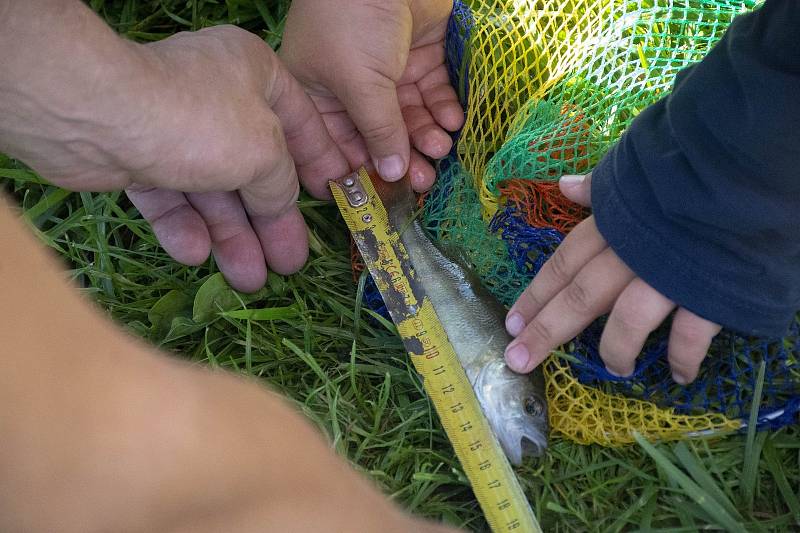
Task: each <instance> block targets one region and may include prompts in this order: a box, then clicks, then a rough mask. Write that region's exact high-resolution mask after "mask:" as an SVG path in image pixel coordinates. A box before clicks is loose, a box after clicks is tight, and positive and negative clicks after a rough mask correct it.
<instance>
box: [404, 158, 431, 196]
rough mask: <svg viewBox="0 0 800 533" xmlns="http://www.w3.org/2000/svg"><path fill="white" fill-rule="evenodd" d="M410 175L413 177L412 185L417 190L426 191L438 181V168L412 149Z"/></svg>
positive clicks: (409, 166) (409, 165)
mask: <svg viewBox="0 0 800 533" xmlns="http://www.w3.org/2000/svg"><path fill="white" fill-rule="evenodd" d="M408 175H409V176H410V178H411V187H412V188H413V189H414V190H415V191H417V192H425V191H427V190H428V189H430V188H431V187H433V182H434V181H436V170H435V169H434V168H433V165H431V164H430V163H429V162H428V160H427V159H425V156H423V155H422V154H420V153H419V152H417V151H416V150H413V149H412V150H411V161H410V162H409V164H408Z"/></svg>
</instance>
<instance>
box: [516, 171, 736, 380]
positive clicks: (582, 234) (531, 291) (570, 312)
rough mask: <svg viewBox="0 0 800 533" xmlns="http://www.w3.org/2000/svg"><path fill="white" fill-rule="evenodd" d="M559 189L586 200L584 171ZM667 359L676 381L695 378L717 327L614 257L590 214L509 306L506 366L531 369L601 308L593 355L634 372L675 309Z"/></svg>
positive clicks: (612, 368) (611, 367)
mask: <svg viewBox="0 0 800 533" xmlns="http://www.w3.org/2000/svg"><path fill="white" fill-rule="evenodd" d="M560 185H561V191H562V192H563V193H564V195H565V196H567V197H568V198H570V199H571V200H572V201H575V202H578V203H580V204H582V205H586V206H588V205H590V203H591V174H589V175H587V176H585V177H583V176H565V177H563V178H562V179H561V183H560ZM676 307H677V308H678V310H677V311H676V312H675V316H674V317H673V319H672V329H671V330H670V335H669V341H668V342H669V345H668V356H667V357H668V359H669V364H670V367H671V368H672V373H673V374H672V375H673V379H674V380H675V382H677V383H680V384H686V383H690V382H691V381H693V380H694V379H695V378H696V377H697V372H698V370H699V368H700V363H702V361H703V359H704V358H705V356H706V352H707V351H708V347H709V345H710V344H711V340H712V338H713V337H714V336H715V335H716V334H717V333H719V331H720V329H721V327H720V326H719V325H718V324H715V323H713V322H710V321H708V320H706V319H704V318H702V317H699V316H697V315H696V314H694V313H692V312H691V311H689V310H687V309H685V308H683V307H679V306H677V305H676V304H675V303H674V302H672V301H671V300H669V299H668V298H666V297H665V296H664V295H662V294H661V293H659V292H658V291H656V290H655V289H654V288H652V287H651V286H650V285H648V284H647V283H646V282H644V281H643V280H642V279H640V278H639V277H637V276H636V274H635V273H633V272H632V271H631V270H630V269H629V268H628V267H627V266H626V265H625V264H624V263H623V262H622V260H621V259H620V258H619V257H617V255H616V254H615V253H614V250H612V249H611V248H610V247H609V246H608V245H607V244H606V242H605V240H604V239H603V237H602V235H601V234H600V232H599V231H598V229H597V226H596V225H595V222H594V217H589V218H587V219H586V220H584V221H583V222H581V223H580V224H579V225H578V226H576V227H575V229H574V230H572V232H571V233H570V234H569V235H567V237H566V238H565V239H564V242H563V243H562V244H561V246H559V247H558V249H557V250H556V252H555V253H554V254H553V256H552V257H551V258H550V259H549V260H548V261H547V263H545V265H544V266H543V267H542V269H541V271H540V272H539V274H538V275H537V276H536V277H535V278H534V280H533V281H532V282H531V284H530V285H528V287H527V288H526V289H525V292H523V293H522V295H521V296H520V297H519V299H518V300H517V302H516V303H515V304H514V305H513V306H512V307H511V310H510V311H509V312H508V316H507V317H506V328H507V329H508V332H509V333H510V334H511V335H513V336H515V337H516V339H515V340H514V341H513V342H512V343H511V344H509V346H508V348H507V349H506V361H507V362H508V366H509V367H510V368H511V369H513V370H515V371H517V372H523V373H525V372H530V371H531V370H533V369H534V368H535V367H536V366H537V365H539V364H540V363H541V362H542V361H543V360H544V359H545V358H546V357H547V355H548V354H549V353H550V351H551V350H553V349H555V348H556V347H558V346H559V345H561V344H563V343H565V342H567V341H569V340H570V339H572V338H573V337H575V336H576V335H577V334H578V333H580V332H581V331H582V330H583V329H584V328H585V327H586V326H588V325H589V324H590V323H591V322H592V321H593V320H595V319H596V318H597V317H599V316H601V315H603V314H606V313H608V312H609V311H610V312H611V314H610V315H609V317H608V322H607V323H606V326H605V329H604V330H603V335H602V337H601V340H600V357H601V358H602V359H603V361H604V362H605V364H606V368H607V369H608V371H609V372H611V373H612V374H615V375H617V376H629V375H630V374H632V373H633V370H634V367H635V363H636V357H638V355H639V353H640V352H641V350H642V347H643V346H644V343H645V340H646V339H647V336H648V335H649V334H650V333H651V332H652V331H653V330H655V329H656V328H657V327H658V326H659V325H660V324H661V322H663V321H664V319H665V318H667V316H668V315H669V314H670V313H671V312H672V311H673V310H674V309H675V308H676Z"/></svg>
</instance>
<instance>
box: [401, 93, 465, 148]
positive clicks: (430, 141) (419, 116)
mask: <svg viewBox="0 0 800 533" xmlns="http://www.w3.org/2000/svg"><path fill="white" fill-rule="evenodd" d="M403 120H405V123H406V127H407V128H408V133H409V135H411V141H412V144H413V145H414V148H416V149H417V150H419V151H420V152H422V153H423V154H425V155H427V156H429V157H432V158H434V159H441V158H442V157H444V156H446V155H447V153H448V152H449V151H450V148H451V147H452V146H453V140H452V139H451V138H450V135H448V134H447V133H446V132H445V131H444V130H443V129H442V128H441V127H440V126H439V125H438V124H436V122H434V120H433V117H432V116H431V114H430V113H429V112H428V110H427V109H426V108H425V107H422V106H406V107H404V108H403Z"/></svg>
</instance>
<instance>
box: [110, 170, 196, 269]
mask: <svg viewBox="0 0 800 533" xmlns="http://www.w3.org/2000/svg"><path fill="white" fill-rule="evenodd" d="M125 193H126V194H127V195H128V198H129V199H130V201H131V203H132V204H133V205H134V207H136V209H138V210H139V212H140V213H141V214H142V217H144V219H145V220H146V221H147V222H148V223H149V224H150V227H151V228H153V233H155V236H156V238H157V239H158V242H159V243H161V247H162V248H164V250H165V251H166V252H167V253H168V254H169V255H170V257H172V258H173V259H175V260H176V261H178V262H179V263H183V264H184V265H191V266H197V265H200V264H202V263H203V262H204V261H205V260H206V259H208V255H209V254H210V253H211V238H210V237H209V235H208V229H207V228H206V224H205V221H204V220H203V218H202V217H201V216H200V215H199V214H198V213H197V211H195V210H194V208H193V207H192V206H191V205H190V204H189V202H188V201H187V200H186V196H185V195H184V194H183V193H182V192H178V191H171V190H168V189H159V188H156V187H143V186H140V185H132V186H130V187H128V188H127V189H125Z"/></svg>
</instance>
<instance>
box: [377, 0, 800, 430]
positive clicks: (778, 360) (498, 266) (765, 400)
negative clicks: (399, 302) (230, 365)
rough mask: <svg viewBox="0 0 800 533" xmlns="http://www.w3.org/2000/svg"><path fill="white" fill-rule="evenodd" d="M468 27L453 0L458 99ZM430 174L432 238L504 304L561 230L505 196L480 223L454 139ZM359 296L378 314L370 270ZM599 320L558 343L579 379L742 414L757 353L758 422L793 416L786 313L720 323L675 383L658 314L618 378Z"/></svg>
mask: <svg viewBox="0 0 800 533" xmlns="http://www.w3.org/2000/svg"><path fill="white" fill-rule="evenodd" d="M473 27H474V20H473V17H472V13H471V11H470V9H469V8H468V7H467V6H466V5H465V4H463V3H462V2H460V1H458V0H456V3H455V8H454V11H453V16H452V18H451V20H450V24H449V26H448V39H447V44H446V48H447V57H448V65H449V71H450V76H451V80H452V81H453V84H454V86H455V87H456V88H457V89H458V90H459V95H460V97H461V99H462V103H463V102H466V96H467V85H468V84H467V82H466V80H467V79H468V71H467V68H466V66H467V65H468V58H469V53H468V50H469V46H468V43H469V39H470V35H471V32H472V30H473ZM556 122H558V119H556ZM554 127H559V125H558V124H555V125H554ZM438 175H439V178H438V180H437V183H436V185H435V186H434V189H433V190H432V191H431V193H430V194H429V195H428V197H427V198H426V201H425V213H424V220H425V225H426V227H427V229H428V230H429V232H430V233H431V235H432V236H433V238H434V239H435V240H437V241H438V242H440V243H442V244H444V245H446V246H452V245H455V246H457V247H459V248H460V249H461V250H463V251H464V254H465V256H466V257H465V258H466V259H467V260H469V261H470V262H472V264H473V266H474V267H475V270H476V271H477V273H478V274H479V275H480V277H481V279H482V280H483V282H484V284H485V285H486V287H487V288H488V289H489V290H490V291H491V292H492V293H493V294H495V296H497V297H498V299H500V300H501V301H502V302H503V303H504V304H506V305H509V304H510V303H512V302H513V301H514V300H515V299H516V298H517V296H518V295H519V294H520V292H521V291H522V290H523V289H524V287H525V286H526V285H527V283H528V282H529V281H530V279H532V278H533V276H534V275H535V273H536V272H538V270H539V269H540V268H541V266H542V265H543V264H544V262H545V261H546V260H547V259H548V258H549V257H550V255H551V254H552V253H553V251H554V250H555V248H556V247H557V246H558V244H559V243H560V242H561V241H562V240H563V237H564V236H563V234H561V233H560V232H559V231H557V230H554V229H551V228H536V227H532V226H530V225H529V224H528V223H527V222H526V221H525V219H524V217H523V216H521V213H518V212H516V211H515V207H514V206H513V205H510V204H509V205H502V203H501V208H500V209H499V210H498V211H497V213H496V214H495V215H494V217H493V218H492V220H491V221H490V222H489V224H486V223H484V222H483V220H482V219H481V208H480V203H479V200H478V194H477V191H476V190H475V186H474V179H473V177H472V176H470V175H469V173H468V172H467V171H466V170H465V169H464V168H463V166H462V165H461V164H460V163H459V161H458V157H457V155H456V149H455V147H454V150H453V152H452V153H451V155H450V156H449V157H448V158H447V159H445V160H444V161H442V162H441V163H440V164H439V168H438ZM364 301H365V304H366V305H367V306H368V307H369V308H370V309H373V310H375V311H376V312H379V313H381V314H382V315H383V316H386V317H387V318H388V314H387V313H386V309H385V306H384V305H383V301H382V299H381V297H380V294H379V293H378V291H377V288H376V287H375V284H374V282H373V281H372V280H371V279H369V280H368V281H367V284H366V287H365V293H364ZM603 323H604V320H603V319H599V320H597V321H596V322H595V323H593V324H592V325H591V326H590V327H589V328H587V329H586V330H585V331H584V332H583V333H581V334H580V335H579V336H578V337H577V338H576V339H574V340H573V342H572V343H571V344H570V345H569V346H568V352H569V353H570V354H571V355H572V356H573V357H574V360H573V361H571V362H570V366H571V369H572V372H573V374H574V375H575V376H576V378H577V379H578V380H579V381H580V382H581V383H583V384H585V385H588V386H592V387H598V388H601V389H603V390H605V391H607V392H617V393H622V394H624V395H627V396H630V397H634V398H639V399H644V400H649V401H652V402H654V403H656V404H658V405H660V406H665V407H673V408H675V409H676V410H677V411H678V412H679V413H683V414H698V413H701V412H707V411H709V410H711V411H716V412H720V413H723V414H725V415H726V416H728V417H730V418H733V419H743V420H745V421H746V420H747V418H748V416H749V413H750V409H751V406H752V405H753V394H754V391H755V388H756V378H757V375H758V369H759V366H760V364H761V363H762V361H763V362H764V363H765V370H766V371H765V378H764V383H763V391H762V396H761V401H760V405H759V421H758V425H759V427H761V428H768V427H772V428H774V427H780V426H783V425H786V424H789V423H793V422H795V421H796V420H797V413H798V412H800V386H799V384H800V367H799V366H798V356H800V323H798V322H795V324H794V325H793V327H792V329H791V331H790V333H789V335H788V336H787V337H785V338H782V339H757V338H750V337H744V336H741V335H737V334H735V333H733V332H730V331H723V332H722V333H721V334H720V335H718V336H717V337H716V338H715V339H714V342H713V344H712V346H711V348H710V350H709V354H708V357H707V358H706V359H705V361H704V362H703V365H702V367H701V372H700V377H699V378H698V380H696V381H695V382H694V383H692V384H690V385H688V386H679V385H676V384H675V383H674V382H673V381H672V378H671V373H670V369H669V364H668V362H667V357H666V352H667V333H668V331H669V330H668V327H669V325H668V324H666V325H664V326H663V327H662V328H661V329H660V330H658V331H657V332H655V333H654V334H653V335H651V338H650V339H649V341H648V343H647V345H646V346H645V349H644V350H643V352H642V355H641V356H640V358H639V359H638V361H637V365H636V369H635V371H634V374H633V375H632V376H630V377H629V378H619V377H616V376H613V375H611V374H609V373H608V372H607V371H606V370H605V366H604V365H603V363H602V360H601V359H600V357H599V354H598V345H599V340H600V334H601V333H602V327H603Z"/></svg>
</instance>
